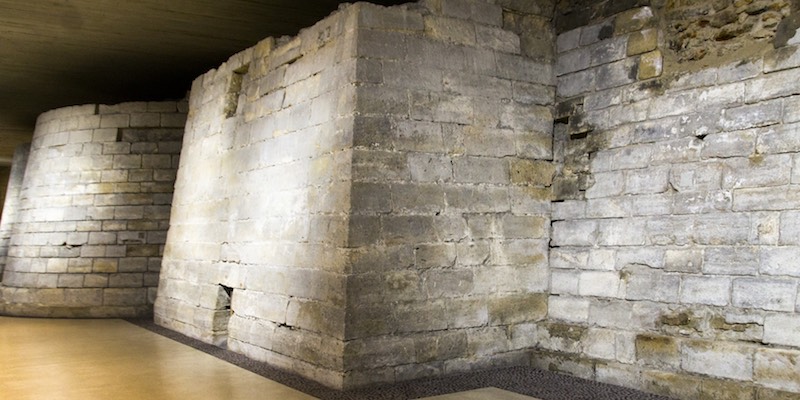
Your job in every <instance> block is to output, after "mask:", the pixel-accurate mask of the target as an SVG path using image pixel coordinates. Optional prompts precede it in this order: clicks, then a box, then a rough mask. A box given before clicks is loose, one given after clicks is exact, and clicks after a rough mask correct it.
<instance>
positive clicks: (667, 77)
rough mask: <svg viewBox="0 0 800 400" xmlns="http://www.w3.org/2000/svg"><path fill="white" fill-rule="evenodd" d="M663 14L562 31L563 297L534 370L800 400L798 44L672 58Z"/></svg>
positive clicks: (553, 263)
mask: <svg viewBox="0 0 800 400" xmlns="http://www.w3.org/2000/svg"><path fill="white" fill-rule="evenodd" d="M667 3H668V4H667V6H668V7H669V6H670V4H673V2H667ZM674 3H676V4H677V2H674ZM681 3H682V4H687V2H681ZM688 3H691V2H688ZM714 3H715V4H716V3H722V2H714ZM728 3H730V2H728ZM736 3H737V4H739V5H741V4H740V3H742V4H744V3H748V4H756V3H758V4H762V3H763V4H767V3H769V4H772V3H774V2H736ZM698 4H699V2H698ZM703 4H706V3H703ZM709 4H710V3H709ZM739 5H737V7H738V6H739ZM663 11H664V10H662V9H659V8H650V7H637V8H633V9H631V10H619V12H618V13H616V14H613V15H609V16H608V17H607V18H597V19H595V20H593V23H590V24H588V25H584V26H579V27H577V28H575V29H571V30H567V31H564V32H563V33H561V34H560V35H559V36H558V39H557V51H558V61H557V68H556V74H557V75H558V81H559V85H558V101H559V106H558V112H557V116H556V117H557V123H556V128H555V135H556V136H555V141H556V145H555V148H556V151H555V153H556V154H555V158H556V160H557V161H558V162H559V163H560V166H559V169H560V170H559V173H558V176H557V178H556V184H555V186H556V195H555V196H556V202H555V203H554V204H553V214H552V219H553V226H552V241H551V250H550V267H551V268H552V278H551V287H550V290H551V297H550V300H549V315H548V323H547V324H545V325H543V326H542V327H541V331H540V332H539V341H538V345H537V349H538V354H536V355H535V356H534V359H533V363H534V365H540V366H542V367H549V368H551V369H556V370H560V371H565V372H569V373H572V374H576V375H579V376H583V377H586V378H590V379H597V380H600V381H603V382H610V383H617V384H622V385H625V386H632V387H638V388H642V389H644V390H647V391H651V392H656V393H661V394H665V395H670V396H675V397H678V398H685V399H700V398H737V399H755V398H759V399H764V398H770V399H772V398H796V393H798V392H800V386H798V382H799V381H800V369H798V367H797V365H798V362H797V361H798V359H800V342H798V337H800V336H798V326H800V315H798V313H797V312H798V311H799V310H800V302H798V278H800V274H799V273H798V271H799V270H798V265H797V261H796V260H797V256H798V255H800V246H799V245H800V243H799V242H798V239H797V238H798V237H799V236H798V234H799V233H800V232H799V231H798V224H797V217H798V212H799V211H800V203H799V202H798V200H797V199H798V198H800V196H798V195H799V194H800V192H798V191H799V190H800V175H798V173H800V169H799V167H798V166H799V165H800V164H798V160H799V159H800V154H799V153H798V152H800V147H798V141H797V136H798V125H797V122H798V120H800V117H798V116H797V108H798V101H800V96H798V94H800V85H798V84H797V82H798V78H800V68H798V67H799V66H800V57H798V56H797V55H796V54H798V53H797V47H795V46H786V47H779V48H777V49H773V48H772V46H771V45H770V44H769V42H768V41H764V42H762V44H761V46H760V47H758V49H757V50H758V51H757V52H755V53H753V52H752V49H751V50H747V51H745V48H746V46H743V47H742V49H743V50H742V52H738V53H737V52H733V49H734V48H735V47H736V46H732V47H730V48H729V49H731V53H729V54H727V55H726V57H723V58H720V59H717V60H716V61H715V62H716V64H714V63H706V64H703V65H702V66H700V67H698V65H693V64H689V63H671V64H666V63H663V62H662V60H664V59H665V58H668V57H676V55H675V54H671V53H670V52H671V51H672V50H674V49H670V48H669V47H668V43H670V41H671V40H672V39H675V38H674V37H673V36H671V35H672V33H670V32H669V31H668V30H666V29H667V28H665V27H668V26H670V25H669V24H664V21H663V20H662V18H670V17H669V15H670V14H669V13H664V12H663ZM745 14H747V15H748V17H745V18H744V19H743V20H746V18H750V17H749V16H750V15H756V14H755V13H752V14H751V13H749V12H745ZM669 22H673V21H672V20H669ZM717 28H718V29H723V28H724V25H723V26H719V27H717ZM750 39H752V38H750ZM766 39H769V37H766ZM731 40H734V41H736V40H743V41H746V40H749V39H748V38H747V36H746V35H744V36H743V37H740V38H738V39H737V38H731ZM730 44H731V45H732V44H733V42H731V43H730ZM706 61H708V59H706ZM687 71H688V72H687Z"/></svg>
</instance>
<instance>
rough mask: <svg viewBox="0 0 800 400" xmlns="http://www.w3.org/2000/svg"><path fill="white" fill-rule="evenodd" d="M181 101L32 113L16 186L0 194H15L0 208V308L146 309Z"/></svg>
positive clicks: (53, 311)
mask: <svg viewBox="0 0 800 400" xmlns="http://www.w3.org/2000/svg"><path fill="white" fill-rule="evenodd" d="M183 108H185V107H184V104H183V103H176V102H174V101H173V102H138V103H123V104H118V105H113V106H106V105H86V106H74V107H67V108H62V109H58V110H53V111H48V112H46V113H44V114H42V115H41V116H40V117H39V119H38V120H37V125H36V131H35V133H34V137H33V143H32V145H31V147H30V153H29V158H28V160H27V167H26V168H25V172H24V179H23V180H22V183H21V186H19V188H18V191H19V194H18V196H10V197H9V201H12V202H15V201H16V203H12V204H11V205H10V207H8V212H9V213H6V214H4V216H3V224H4V225H3V226H4V227H6V226H8V225H11V226H12V227H13V229H12V233H11V239H10V243H9V247H8V257H7V263H6V268H5V271H4V274H3V280H2V287H0V291H2V294H3V296H2V301H0V312H2V313H4V314H10V315H26V316H54V317H132V316H144V315H150V314H151V313H152V304H153V301H154V299H155V291H156V286H157V284H158V273H159V269H160V264H161V253H162V248H163V245H164V242H165V236H166V231H167V227H168V225H169V215H170V202H171V199H172V186H173V182H174V179H175V172H176V170H177V167H178V158H179V154H180V149H181V143H180V140H181V137H182V136H183V125H184V121H185V119H186V114H185V110H183ZM24 151H25V150H24V149H22V150H20V153H18V155H17V156H18V157H17V159H18V161H15V162H16V163H18V164H19V165H17V166H18V167H21V166H22V165H25V157H24ZM15 174H19V175H15V178H22V176H21V175H22V173H21V172H15ZM6 224H8V225H6ZM4 229H5V228H4Z"/></svg>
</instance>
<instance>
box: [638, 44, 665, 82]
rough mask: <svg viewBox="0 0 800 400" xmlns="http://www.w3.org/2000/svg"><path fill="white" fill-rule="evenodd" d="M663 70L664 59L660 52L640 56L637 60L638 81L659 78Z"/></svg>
mask: <svg viewBox="0 0 800 400" xmlns="http://www.w3.org/2000/svg"><path fill="white" fill-rule="evenodd" d="M663 70H664V58H663V56H662V55H661V51H660V50H655V51H651V52H649V53H645V54H642V55H641V57H640V58H639V67H638V75H637V76H638V79H639V80H645V79H651V78H657V77H659V76H661V73H662V72H663Z"/></svg>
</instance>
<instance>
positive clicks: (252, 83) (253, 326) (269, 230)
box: [155, 9, 360, 385]
mask: <svg viewBox="0 0 800 400" xmlns="http://www.w3.org/2000/svg"><path fill="white" fill-rule="evenodd" d="M353 10H354V9H353ZM356 17H357V13H355V12H353V11H352V10H351V12H342V13H337V14H335V15H334V16H332V17H330V18H328V19H326V20H324V21H322V22H320V23H318V24H317V25H315V26H314V27H313V28H310V29H307V30H305V31H303V32H302V33H301V34H300V35H299V36H298V37H295V38H281V39H278V40H274V39H267V40H265V41H262V42H261V43H259V44H258V45H257V46H255V47H254V48H251V49H248V50H245V51H243V52H242V53H239V54H237V55H236V56H234V57H232V58H231V59H230V60H228V62H227V63H225V64H223V65H222V66H220V67H219V68H218V69H216V70H212V71H210V72H208V73H206V74H205V75H203V76H201V77H199V78H198V79H196V80H195V82H194V84H193V86H192V91H191V99H190V112H189V120H188V123H187V127H186V136H185V138H184V146H183V154H182V158H181V163H180V169H179V174H178V180H177V182H176V191H175V201H174V203H173V214H172V220H171V224H172V226H171V228H170V230H169V234H168V238H167V247H166V251H165V255H164V263H163V270H162V274H161V283H160V287H159V294H158V298H157V301H156V309H155V314H156V322H158V323H159V324H162V325H164V326H167V327H170V328H172V329H175V330H178V331H180V332H183V333H185V334H187V335H189V336H192V337H196V338H199V339H201V340H204V341H207V342H210V343H214V344H217V345H227V347H228V348H230V349H232V350H234V351H237V352H240V353H243V354H246V355H248V356H250V357H252V358H255V359H258V360H264V361H268V362H269V363H271V364H273V365H276V366H279V367H283V368H287V369H290V370H293V371H296V372H297V373H300V374H303V375H306V376H309V377H312V378H314V379H317V380H319V381H322V382H324V383H326V384H329V385H337V384H338V385H341V371H342V356H341V355H342V347H343V341H342V339H343V337H344V314H345V305H346V303H345V297H346V294H347V292H346V275H345V274H346V272H347V256H348V254H347V249H346V247H347V235H348V213H349V210H350V200H349V199H350V191H349V180H350V169H351V158H352V150H351V145H350V143H351V142H352V136H353V132H352V131H353V128H352V127H353V122H352V121H353V118H354V112H355V101H356V98H355V91H356V87H355V84H356V83H357V82H359V80H360V78H359V76H358V75H357V74H358V72H359V71H357V69H356V61H355V57H354V54H353V53H354V49H355V45H356V42H355V31H354V30H353V29H354V27H355V23H354V18H356ZM337 373H338V375H337Z"/></svg>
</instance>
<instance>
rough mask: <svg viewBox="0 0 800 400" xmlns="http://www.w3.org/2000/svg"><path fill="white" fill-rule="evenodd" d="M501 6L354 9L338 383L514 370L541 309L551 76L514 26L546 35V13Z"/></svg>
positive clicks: (524, 359)
mask: <svg viewBox="0 0 800 400" xmlns="http://www.w3.org/2000/svg"><path fill="white" fill-rule="evenodd" d="M506 3H508V4H504V5H501V4H493V3H491V2H486V1H428V2H422V3H421V4H420V6H421V7H419V8H417V9H414V10H413V12H404V11H403V10H402V9H390V10H385V9H379V8H371V7H366V6H365V7H364V8H363V9H362V10H363V11H362V19H361V23H360V25H359V28H360V29H359V30H358V38H357V41H358V48H357V55H358V57H359V63H358V67H359V69H360V70H363V71H365V72H367V73H368V74H369V75H368V76H367V77H366V79H367V81H365V82H364V83H363V84H361V85H360V86H358V88H357V92H356V97H357V108H356V109H357V111H358V116H357V117H356V119H355V127H354V136H353V158H352V160H353V161H352V163H353V166H352V176H351V178H352V188H351V217H350V241H349V247H350V248H351V249H352V253H351V260H352V265H351V270H350V275H349V276H348V281H347V284H348V286H347V289H348V295H347V299H346V300H347V318H346V326H345V338H346V340H347V342H346V344H345V349H344V350H345V351H344V357H345V367H346V373H347V375H346V379H347V381H348V382H349V383H350V384H353V385H360V384H367V383H374V382H392V381H399V380H407V379H413V378H419V377H430V376H437V375H443V374H453V373H459V372H465V371H468V370H474V369H481V368H490V367H499V366H507V365H526V364H528V363H529V358H528V352H527V351H526V350H525V349H526V348H527V347H529V346H530V345H531V341H530V340H531V339H532V337H533V336H532V335H531V332H532V331H534V330H535V326H536V324H537V323H538V322H539V321H541V320H543V319H544V318H545V315H546V313H547V294H546V292H547V289H548V282H549V269H548V257H547V244H548V239H549V229H548V227H549V224H550V219H549V210H550V195H551V191H550V186H551V183H552V179H553V174H554V167H553V165H552V163H551V161H550V160H552V119H553V117H552V104H553V98H554V89H555V85H554V83H555V82H554V79H553V72H552V64H551V62H550V61H549V57H550V56H551V53H547V52H542V53H536V54H534V51H533V50H532V49H536V47H535V46H528V47H526V49H527V54H526V51H524V50H523V45H522V43H523V38H525V40H527V43H532V42H534V40H533V39H532V38H531V37H530V36H528V35H526V32H525V30H524V29H520V28H522V27H525V26H549V21H550V16H549V15H548V14H547V12H548V11H547V9H546V8H544V9H541V8H539V7H541V6H540V5H539V4H535V3H533V2H524V3H523V2H516V3H513V4H512V2H506ZM387 22H391V23H387ZM549 31H550V30H549V28H548V29H547V30H545V32H549ZM540 34H541V33H540Z"/></svg>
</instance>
